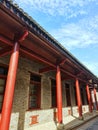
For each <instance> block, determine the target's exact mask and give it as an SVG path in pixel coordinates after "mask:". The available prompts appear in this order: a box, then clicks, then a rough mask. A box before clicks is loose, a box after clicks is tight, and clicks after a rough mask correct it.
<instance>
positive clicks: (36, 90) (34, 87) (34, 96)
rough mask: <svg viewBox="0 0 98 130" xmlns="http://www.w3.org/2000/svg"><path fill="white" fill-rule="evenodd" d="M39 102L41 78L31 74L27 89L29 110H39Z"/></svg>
mask: <svg viewBox="0 0 98 130" xmlns="http://www.w3.org/2000/svg"><path fill="white" fill-rule="evenodd" d="M40 100H41V77H40V76H39V75H35V74H31V76H30V88H29V109H38V108H40Z"/></svg>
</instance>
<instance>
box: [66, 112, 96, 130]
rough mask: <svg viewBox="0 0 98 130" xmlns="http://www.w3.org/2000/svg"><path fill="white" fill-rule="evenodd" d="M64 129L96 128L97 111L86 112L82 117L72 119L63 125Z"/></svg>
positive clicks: (91, 129) (82, 129) (87, 129)
mask: <svg viewBox="0 0 98 130" xmlns="http://www.w3.org/2000/svg"><path fill="white" fill-rule="evenodd" d="M85 122H86V123H85ZM65 130H98V113H96V112H94V113H92V114H89V113H88V114H85V115H84V116H83V119H78V118H76V119H74V120H73V121H71V122H70V123H68V124H66V125H65Z"/></svg>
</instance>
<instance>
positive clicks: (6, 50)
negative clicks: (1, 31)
mask: <svg viewBox="0 0 98 130" xmlns="http://www.w3.org/2000/svg"><path fill="white" fill-rule="evenodd" d="M11 52H12V48H11V47H9V46H7V47H5V48H3V49H2V50H0V57H2V56H6V55H8V54H11Z"/></svg>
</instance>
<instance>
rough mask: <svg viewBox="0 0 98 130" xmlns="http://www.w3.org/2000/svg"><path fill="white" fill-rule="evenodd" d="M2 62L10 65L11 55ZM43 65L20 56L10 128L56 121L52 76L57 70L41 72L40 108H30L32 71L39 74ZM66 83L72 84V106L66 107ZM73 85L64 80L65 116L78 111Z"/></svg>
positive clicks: (14, 129)
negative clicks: (52, 102)
mask: <svg viewBox="0 0 98 130" xmlns="http://www.w3.org/2000/svg"><path fill="white" fill-rule="evenodd" d="M0 63H4V64H7V65H8V64H9V56H7V57H4V58H0ZM43 67H44V65H43V64H40V63H37V62H35V61H30V60H28V59H25V58H19V65H18V72H17V79H16V85H15V93H14V101H13V109H12V116H11V123H10V130H24V129H26V128H28V127H33V126H35V125H40V124H43V123H47V122H55V123H56V121H57V109H55V108H54V109H53V108H51V78H53V79H55V74H56V72H55V71H53V72H47V73H43V74H41V108H40V110H28V99H29V84H30V72H33V73H37V74H39V69H40V68H43ZM65 83H68V84H69V85H70V93H71V95H70V96H71V105H72V106H71V107H66V92H65ZM73 85H74V83H73V81H70V80H69V81H63V82H62V98H63V118H66V116H69V115H71V114H72V113H74V114H77V113H78V110H77V107H73V106H75V105H76V103H75V95H74V89H73ZM83 109H84V108H83ZM86 109H87V108H86Z"/></svg>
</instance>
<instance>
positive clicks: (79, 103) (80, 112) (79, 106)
mask: <svg viewBox="0 0 98 130" xmlns="http://www.w3.org/2000/svg"><path fill="white" fill-rule="evenodd" d="M76 94H77V104H78V110H79V117H82V102H81V95H80V87H79V80H78V79H76Z"/></svg>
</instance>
